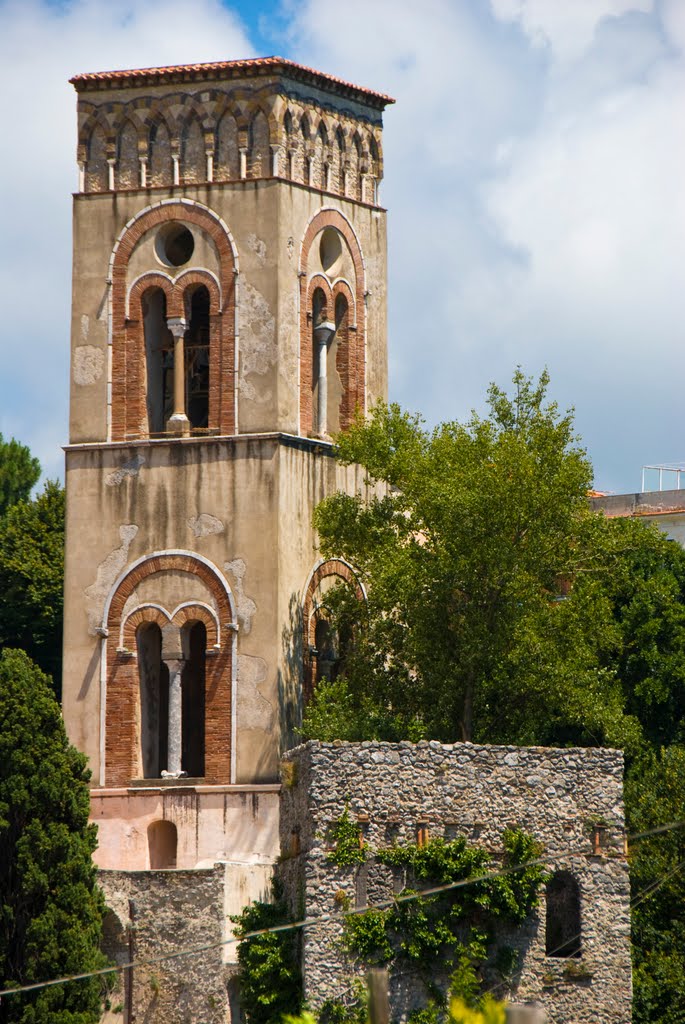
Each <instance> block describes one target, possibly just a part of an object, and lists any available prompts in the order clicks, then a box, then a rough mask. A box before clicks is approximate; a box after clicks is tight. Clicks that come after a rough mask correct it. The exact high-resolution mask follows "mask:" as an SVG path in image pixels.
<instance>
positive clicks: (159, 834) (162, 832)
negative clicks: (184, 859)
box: [147, 821, 178, 871]
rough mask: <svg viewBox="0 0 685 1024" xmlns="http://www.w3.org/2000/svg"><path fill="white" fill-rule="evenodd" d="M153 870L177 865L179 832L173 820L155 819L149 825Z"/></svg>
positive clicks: (150, 854)
mask: <svg viewBox="0 0 685 1024" xmlns="http://www.w3.org/2000/svg"><path fill="white" fill-rule="evenodd" d="M147 845H148V851H149V857H150V868H151V870H153V871H155V870H157V871H159V870H161V869H165V868H166V869H168V868H175V867H176V849H177V846H178V834H177V832H176V826H175V825H174V823H173V821H153V822H151V823H150V824H149V825H148V827H147Z"/></svg>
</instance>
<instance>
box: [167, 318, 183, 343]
mask: <svg viewBox="0 0 685 1024" xmlns="http://www.w3.org/2000/svg"><path fill="white" fill-rule="evenodd" d="M166 325H167V327H168V328H169V330H170V332H171V334H172V336H173V337H174V338H182V337H183V335H184V334H185V332H186V331H187V330H188V321H187V320H186V318H185V317H184V316H169V317H167V321H166Z"/></svg>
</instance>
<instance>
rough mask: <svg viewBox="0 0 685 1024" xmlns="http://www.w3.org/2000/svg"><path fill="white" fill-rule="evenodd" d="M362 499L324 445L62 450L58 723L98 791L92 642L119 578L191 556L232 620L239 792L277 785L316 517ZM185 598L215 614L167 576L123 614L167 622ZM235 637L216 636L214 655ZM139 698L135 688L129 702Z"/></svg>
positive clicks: (96, 668) (184, 581) (97, 694)
mask: <svg viewBox="0 0 685 1024" xmlns="http://www.w3.org/2000/svg"><path fill="white" fill-rule="evenodd" d="M363 486H364V484H363V479H362V474H361V473H360V472H359V470H356V469H354V468H344V467H340V466H337V465H336V464H335V461H334V460H333V458H332V457H331V447H330V445H327V444H315V443H314V442H310V441H306V440H297V439H294V438H292V439H289V438H283V437H281V438H277V437H263V438H255V439H249V438H243V439H235V440H232V441H231V440H219V439H202V440H196V439H189V440H187V441H153V442H148V443H147V444H144V445H136V446H106V447H100V446H98V447H94V448H81V447H76V448H72V449H70V450H68V451H67V547H66V586H65V637H64V655H65V664H64V679H65V682H64V698H63V701H64V715H65V720H66V723H67V728H68V731H69V735H70V738H71V739H72V741H73V742H74V743H75V744H76V745H77V746H78V747H79V748H80V749H81V750H84V751H85V752H86V753H87V754H88V756H89V758H90V764H91V768H92V770H93V777H94V782H95V783H96V784H97V783H98V782H99V780H100V777H101V776H100V767H101V762H100V752H101V749H102V748H103V736H102V734H101V725H102V723H101V696H102V693H103V686H102V667H101V661H102V647H103V644H102V640H101V638H100V637H99V636H98V634H97V629H98V627H100V626H101V625H102V617H103V611H104V608H105V603H106V601H107V598H108V596H109V595H110V594H111V592H112V588H113V586H114V584H115V581H116V580H117V578H118V577H119V576H120V575H121V574H122V572H123V571H124V570H125V569H126V568H127V567H128V566H130V565H131V564H133V563H134V562H135V561H136V560H137V559H139V558H141V557H144V556H146V555H149V554H150V553H151V552H153V551H165V550H186V551H191V552H194V553H197V554H198V555H200V556H202V557H203V558H206V559H207V560H208V561H209V562H210V563H211V564H212V565H214V566H216V568H217V569H218V570H219V571H220V572H221V573H222V574H223V575H224V576H225V579H226V581H227V583H228V585H229V587H230V589H231V592H232V595H233V599H234V601H235V605H236V610H237V620H238V633H237V641H236V644H237V647H236V679H235V681H234V684H235V690H236V727H235V728H236V778H235V781H236V782H268V781H273V780H275V779H276V776H277V761H278V753H279V749H280V747H281V744H282V743H285V742H292V727H293V725H294V724H296V722H297V716H298V702H299V700H300V680H301V666H302V651H301V646H299V638H298V628H299V626H300V608H301V601H302V593H303V590H304V588H305V586H306V583H307V580H308V578H309V575H310V573H311V572H312V569H313V568H314V566H315V564H316V563H317V561H318V560H319V554H318V549H317V545H316V537H315V534H314V531H313V528H312V525H311V518H312V512H313V509H314V507H315V505H316V503H317V502H318V501H320V500H321V499H322V498H323V497H324V496H325V495H326V494H327V493H330V492H331V491H332V490H335V489H337V488H342V489H345V490H348V491H354V490H357V489H361V488H362V487H363ZM94 524H97V528H94ZM181 599H183V600H191V599H194V600H198V601H205V602H206V603H208V604H211V601H212V598H211V595H210V594H208V593H207V590H206V587H205V585H204V584H203V583H202V582H201V581H199V580H197V579H194V578H193V577H192V575H189V574H187V573H179V572H175V571H174V572H169V573H167V574H165V575H157V576H154V577H151V578H150V579H147V580H143V581H142V582H141V583H140V584H138V586H137V588H136V590H135V592H134V594H133V595H132V596H131V598H129V599H128V602H127V604H126V605H125V608H126V609H128V610H130V608H132V607H133V605H134V604H135V603H136V602H139V603H145V602H155V601H156V602H157V603H159V604H163V605H164V606H165V607H167V606H168V611H169V612H171V611H173V608H174V607H176V605H177V604H178V603H179V602H180V600H181ZM224 625H225V624H224V623H222V627H223V626H224ZM233 636H234V634H232V633H230V631H228V630H225V629H224V632H223V634H222V637H223V639H222V645H230V644H232V643H233ZM111 642H112V644H113V645H114V646H117V645H118V644H119V640H118V638H111ZM132 657H133V659H134V660H135V658H136V654H135V651H132ZM138 699H139V695H138V693H137V691H136V690H135V689H134V690H133V691H132V693H131V700H133V701H135V700H138ZM228 728H229V727H228V725H227V729H228ZM284 730H285V733H284ZM126 781H128V780H126ZM104 782H105V784H107V778H106V775H105V779H104Z"/></svg>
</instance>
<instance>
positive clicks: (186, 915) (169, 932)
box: [98, 865, 230, 1024]
mask: <svg viewBox="0 0 685 1024" xmlns="http://www.w3.org/2000/svg"><path fill="white" fill-rule="evenodd" d="M98 881H99V883H100V885H101V887H102V889H103V892H104V894H105V901H106V903H107V907H108V908H109V913H108V915H107V917H106V918H105V925H104V951H105V953H106V954H107V955H108V956H109V957H111V959H112V960H113V961H114V962H115V963H118V964H123V963H127V962H130V961H132V960H135V961H146V960H149V959H154V958H157V957H163V956H165V954H168V953H176V952H178V951H179V950H182V949H187V948H190V947H196V946H206V945H210V944H213V943H214V944H215V945H214V946H213V947H212V948H210V949H206V950H204V951H203V952H201V953H198V954H191V955H188V956H183V957H179V958H176V959H173V960H160V961H159V962H157V963H151V964H149V965H148V966H141V967H136V968H134V969H133V970H132V971H124V972H123V973H122V974H121V975H119V978H120V985H119V987H118V988H117V989H115V991H114V992H113V993H112V995H111V997H110V1002H111V1004H112V1008H113V1011H116V1012H111V1013H110V1014H108V1015H106V1018H105V1019H106V1020H107V1022H108V1024H109V1022H111V1024H115V1022H126V1024H136V1022H138V1024H143V1022H144V1024H226V1022H227V1021H229V1020H230V1011H229V999H228V990H227V968H226V965H225V964H224V962H223V952H224V947H223V945H222V942H223V940H224V884H225V883H224V868H223V865H217V866H216V867H214V868H208V869H205V870H194V871H100V873H99V875H98Z"/></svg>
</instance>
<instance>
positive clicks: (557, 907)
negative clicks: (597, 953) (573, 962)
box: [545, 871, 581, 957]
mask: <svg viewBox="0 0 685 1024" xmlns="http://www.w3.org/2000/svg"><path fill="white" fill-rule="evenodd" d="M546 907H547V927H546V932H545V952H546V954H547V956H555V957H572V956H573V957H578V956H580V952H581V931H580V889H579V887H578V882H577V881H576V879H575V878H574V877H573V875H572V874H570V872H568V871H557V872H556V873H555V874H554V875H553V876H552V878H551V879H550V881H549V882H548V883H547V899H546Z"/></svg>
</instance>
